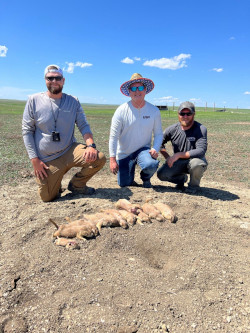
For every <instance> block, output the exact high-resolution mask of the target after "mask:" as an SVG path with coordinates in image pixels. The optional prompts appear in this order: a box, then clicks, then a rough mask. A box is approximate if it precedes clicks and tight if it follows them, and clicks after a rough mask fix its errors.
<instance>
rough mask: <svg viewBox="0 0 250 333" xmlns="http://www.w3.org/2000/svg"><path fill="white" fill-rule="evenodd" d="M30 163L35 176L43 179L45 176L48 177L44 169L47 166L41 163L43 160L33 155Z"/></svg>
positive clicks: (46, 168)
mask: <svg viewBox="0 0 250 333" xmlns="http://www.w3.org/2000/svg"><path fill="white" fill-rule="evenodd" d="M31 163H32V165H33V169H34V173H35V176H36V177H37V178H40V179H42V180H43V179H44V178H45V177H48V175H47V172H46V170H48V169H49V167H48V166H47V165H46V164H45V163H43V161H41V160H40V159H39V158H38V157H35V158H32V159H31Z"/></svg>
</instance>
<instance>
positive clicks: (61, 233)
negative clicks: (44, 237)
mask: <svg viewBox="0 0 250 333" xmlns="http://www.w3.org/2000/svg"><path fill="white" fill-rule="evenodd" d="M49 221H50V222H51V223H53V224H54V225H55V226H56V228H57V231H56V232H55V233H54V234H53V237H67V238H74V237H77V238H79V239H84V238H83V237H86V238H92V237H95V236H97V235H98V233H99V231H98V229H97V227H96V226H94V225H92V224H90V223H86V224H84V225H71V224H70V223H69V224H62V225H60V226H58V225H57V224H56V223H55V222H54V221H53V220H52V219H49ZM71 223H72V222H71Z"/></svg>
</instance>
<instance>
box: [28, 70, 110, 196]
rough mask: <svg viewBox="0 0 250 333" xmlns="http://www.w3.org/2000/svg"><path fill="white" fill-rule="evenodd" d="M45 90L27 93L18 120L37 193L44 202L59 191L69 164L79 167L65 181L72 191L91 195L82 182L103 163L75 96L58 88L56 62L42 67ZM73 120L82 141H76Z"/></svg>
mask: <svg viewBox="0 0 250 333" xmlns="http://www.w3.org/2000/svg"><path fill="white" fill-rule="evenodd" d="M44 78H45V82H46V86H47V89H48V90H47V91H46V92H42V93H37V94H34V95H32V96H30V97H29V99H28V101H27V103H26V106H25V110H24V114H23V122H22V133H23V140H24V144H25V147H26V150H27V152H28V155H29V158H30V160H31V163H32V165H33V168H34V173H35V176H36V181H37V183H38V186H39V195H40V197H41V199H42V200H43V201H45V202H47V201H52V200H53V199H55V198H56V197H58V196H59V195H60V191H61V181H62V178H63V176H64V174H65V173H66V172H68V171H69V170H70V169H71V168H72V167H80V168H81V170H79V172H77V173H76V174H75V175H74V176H73V178H72V179H71V181H70V182H69V185H68V190H69V191H71V192H72V193H76V194H86V195H91V194H93V193H94V192H95V189H94V188H92V187H88V186H87V185H86V183H87V181H88V180H89V179H90V178H91V177H93V176H94V174H96V173H97V172H98V171H99V170H100V169H101V168H102V167H103V166H104V164H105V161H106V158H105V156H104V154H103V153H101V152H99V151H98V150H96V146H95V143H94V140H93V135H92V132H91V129H90V126H89V124H88V122H87V120H86V116H85V114H84V111H83V109H82V107H81V104H80V102H79V101H78V99H77V98H76V97H73V96H71V95H67V94H65V93H63V92H62V90H63V85H64V82H65V78H64V77H63V71H62V70H61V68H60V67H58V66H57V65H49V66H47V67H46V68H45V71H44ZM75 124H76V125H77V127H78V129H79V131H80V132H81V134H82V136H83V139H84V141H85V142H86V144H80V143H77V142H76V139H75V136H74V129H75Z"/></svg>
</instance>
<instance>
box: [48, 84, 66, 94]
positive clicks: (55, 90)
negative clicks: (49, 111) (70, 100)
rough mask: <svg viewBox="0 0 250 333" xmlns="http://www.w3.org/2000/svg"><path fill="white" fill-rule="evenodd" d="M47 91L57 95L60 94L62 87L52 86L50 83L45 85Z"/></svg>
mask: <svg viewBox="0 0 250 333" xmlns="http://www.w3.org/2000/svg"><path fill="white" fill-rule="evenodd" d="M47 88H48V91H49V92H51V94H53V95H57V94H60V93H61V92H62V90H63V87H61V86H59V87H52V86H50V85H47Z"/></svg>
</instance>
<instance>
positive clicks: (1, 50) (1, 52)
mask: <svg viewBox="0 0 250 333" xmlns="http://www.w3.org/2000/svg"><path fill="white" fill-rule="evenodd" d="M7 51H8V48H7V47H6V46H4V45H0V57H6V54H7Z"/></svg>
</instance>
